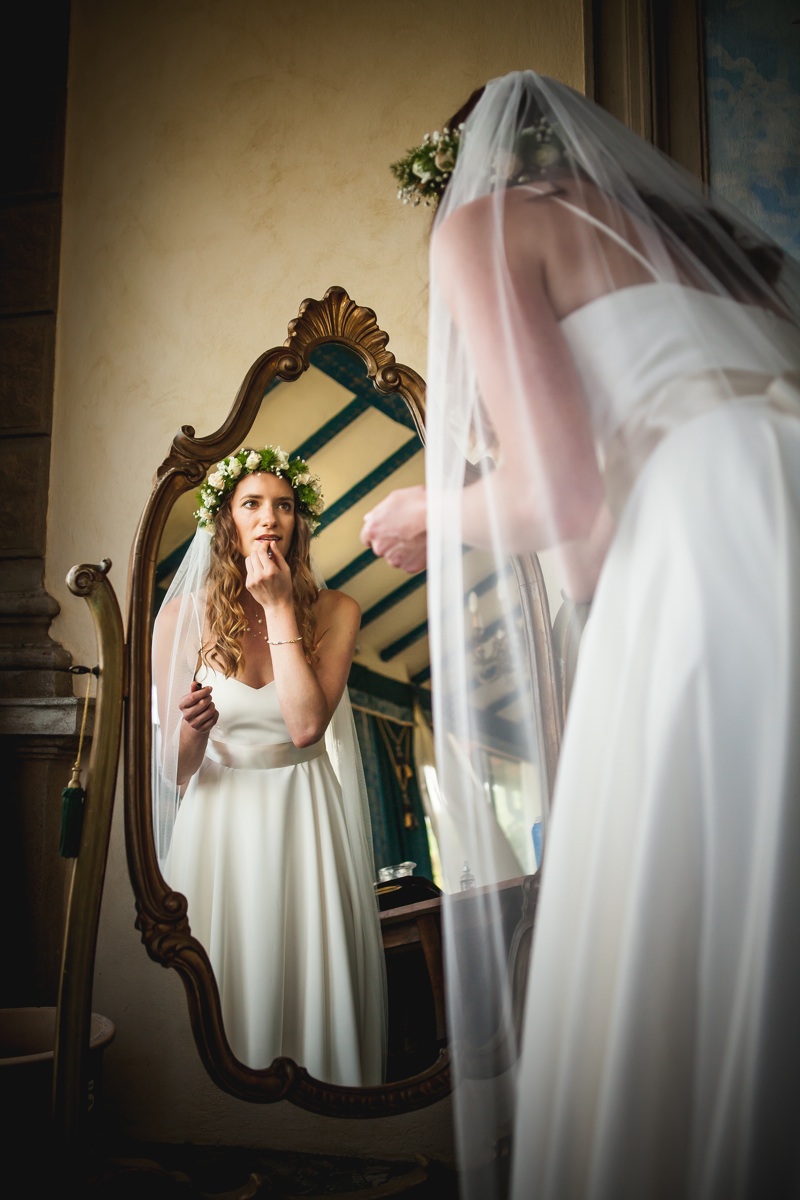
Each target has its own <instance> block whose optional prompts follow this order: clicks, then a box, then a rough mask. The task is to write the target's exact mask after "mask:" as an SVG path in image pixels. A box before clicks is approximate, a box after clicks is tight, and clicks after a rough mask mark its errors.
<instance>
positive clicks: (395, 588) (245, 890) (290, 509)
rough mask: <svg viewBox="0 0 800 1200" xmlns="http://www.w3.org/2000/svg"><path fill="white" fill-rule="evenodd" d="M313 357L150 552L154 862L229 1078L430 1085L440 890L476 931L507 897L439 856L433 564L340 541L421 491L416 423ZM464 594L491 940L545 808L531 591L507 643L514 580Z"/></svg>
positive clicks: (343, 369) (338, 348) (534, 850)
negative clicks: (491, 876)
mask: <svg viewBox="0 0 800 1200" xmlns="http://www.w3.org/2000/svg"><path fill="white" fill-rule="evenodd" d="M333 293H336V290H335V289H333ZM333 293H332V294H333ZM342 295H343V294H342ZM327 300H328V297H326V301H327ZM334 301H335V302H336V303H338V302H339V294H338V293H336V294H335V296H334ZM313 303H314V304H316V302H313ZM323 303H324V302H323ZM358 311H359V312H360V313H366V314H368V313H369V310H358ZM369 315H370V317H371V314H369ZM290 333H291V326H290ZM287 344H289V343H287ZM273 353H277V352H270V354H271V355H272V354H273ZM310 363H311V365H310V366H309V367H308V369H306V370H303V372H302V373H301V374H300V375H299V376H298V377H297V378H293V379H292V380H291V382H287V381H284V380H281V379H280V378H279V377H275V375H274V372H272V373H271V374H270V376H269V378H270V379H271V380H272V382H271V383H270V384H269V386H267V387H266V391H265V392H264V394H263V397H262V400H261V402H260V404H258V405H257V406H254V408H253V409H251V410H250V411H251V413H252V412H255V415H254V417H252V419H251V420H249V422H248V423H249V429H248V431H247V433H246V434H245V435H244V436H243V437H242V433H241V426H240V428H239V438H240V439H241V440H239V441H237V444H236V445H235V446H230V445H227V446H224V447H223V449H222V450H221V451H220V453H222V455H223V457H222V459H221V460H220V461H218V462H216V463H213V464H211V466H210V468H209V470H208V471H207V473H206V482H205V483H204V484H202V485H201V488H200V498H199V499H198V493H197V491H196V490H195V489H193V490H192V491H190V492H186V493H183V494H181V495H179V496H178V497H177V500H175V501H174V502H173V504H172V507H171V509H170V512H169V515H168V516H167V519H166V522H165V524H164V525H163V531H162V534H161V538H160V542H159V545H158V551H157V555H156V558H157V567H156V573H155V596H154V609H155V611H156V613H157V616H156V620H155V625H154V629H153V651H154V654H153V682H154V691H155V700H156V702H155V703H154V705H153V713H154V728H153V762H154V772H153V775H154V778H153V796H154V811H153V817H154V820H153V831H154V837H155V843H156V845H155V847H154V852H155V853H154V857H157V860H158V863H159V867H160V871H161V874H162V876H163V878H164V879H165V880H166V881H167V883H168V885H169V887H170V888H171V889H172V890H173V891H174V892H177V893H179V894H181V895H183V896H186V897H187V901H188V921H189V925H190V927H191V933H192V935H193V936H194V937H195V938H196V939H197V940H198V941H199V942H200V943H201V944H202V946H203V948H204V949H205V951H206V954H207V955H208V958H209V960H210V964H211V967H212V969H213V973H214V975H213V980H212V981H211V986H212V988H213V992H212V993H211V995H210V997H209V1000H210V1005H211V1007H210V1008H208V1009H206V1010H205V1013H207V1015H203V1016H202V1017H200V1014H197V1015H196V1016H195V1017H194V1018H193V1019H194V1020H195V1021H196V1022H197V1021H198V1020H199V1021H200V1023H201V1024H202V1025H203V1026H205V1023H206V1021H208V1022H210V1024H209V1028H211V1029H213V1028H215V1027H219V1028H221V1029H223V1030H224V1037H225V1039H226V1041H227V1043H228V1045H229V1047H230V1049H231V1050H232V1051H233V1055H234V1057H235V1060H236V1062H237V1063H238V1064H239V1065H238V1066H235V1067H234V1068H233V1069H234V1070H236V1072H237V1075H236V1078H237V1080H239V1079H241V1081H242V1083H241V1084H237V1086H244V1087H249V1084H247V1083H245V1080H247V1079H248V1078H252V1079H253V1081H254V1086H255V1085H256V1083H257V1078H256V1076H255V1075H252V1076H250V1077H248V1076H247V1075H246V1074H245V1073H241V1074H239V1072H240V1070H241V1071H249V1070H251V1069H252V1070H257V1071H260V1070H262V1069H263V1068H269V1066H270V1064H271V1063H272V1062H273V1060H274V1059H275V1058H277V1057H288V1058H291V1059H293V1060H294V1061H295V1062H297V1063H298V1064H299V1065H301V1066H303V1067H305V1068H306V1069H307V1071H308V1072H309V1074H310V1075H311V1076H313V1077H315V1078H316V1079H319V1080H325V1081H327V1082H328V1083H334V1084H345V1085H351V1086H353V1085H359V1084H373V1083H380V1082H386V1083H389V1084H393V1083H395V1082H397V1081H402V1080H407V1079H408V1078H409V1076H412V1075H416V1074H418V1073H420V1072H430V1071H431V1070H434V1071H435V1070H438V1069H439V1068H438V1067H437V1066H436V1064H437V1062H441V1061H442V1060H440V1054H441V1051H442V1050H443V1049H444V1048H445V1047H446V1046H447V1030H446V1020H445V996H444V983H443V969H442V968H443V962H442V958H443V956H442V933H441V917H442V893H443V892H447V893H450V894H453V895H454V896H455V897H456V899H457V902H458V906H459V909H461V910H463V913H464V917H465V919H466V920H467V924H468V927H469V928H470V929H472V927H473V926H475V929H474V933H471V934H470V937H473V936H477V937H479V938H480V928H479V925H480V921H479V920H478V924H477V925H476V919H477V918H478V917H479V912H480V903H481V901H480V897H481V895H482V893H483V892H484V890H485V887H486V885H487V884H489V885H491V886H492V887H496V886H497V884H498V883H499V882H500V881H499V880H493V881H489V880H485V879H483V878H482V867H481V863H480V862H479V861H478V856H476V855H474V854H472V853H470V852H469V850H468V849H467V848H466V846H465V848H464V853H463V854H461V855H455V856H453V855H450V856H449V859H448V861H447V862H446V863H444V864H443V863H442V862H441V859H440V855H439V850H438V845H439V839H440V837H442V838H443V839H444V838H446V839H448V843H449V844H450V845H451V846H452V845H453V844H454V839H453V837H452V830H451V829H449V828H442V826H443V825H444V824H448V823H449V824H452V822H453V820H454V813H455V812H456V807H457V806H455V807H454V806H453V804H452V803H451V804H450V805H449V806H448V807H446V806H445V805H443V804H442V798H441V796H440V794H439V788H438V783H437V769H436V763H435V759H434V751H433V737H432V712H431V708H432V705H431V680H430V667H429V651H428V641H427V621H426V603H427V597H426V573H425V571H424V570H423V571H420V572H419V574H417V575H414V576H411V577H408V576H406V575H404V574H402V573H400V572H397V571H395V570H394V569H393V568H392V567H390V566H389V565H388V564H387V563H386V562H385V560H383V559H376V558H375V557H374V555H373V554H372V552H371V551H370V550H365V549H364V547H363V545H362V544H361V543H360V539H359V533H360V530H361V525H362V521H363V517H364V514H365V513H366V512H367V511H368V510H369V509H370V508H372V507H374V505H375V504H376V503H377V502H379V501H380V500H381V499H382V498H383V497H384V496H386V495H388V494H389V493H390V492H392V491H393V490H394V489H396V488H398V487H408V486H413V485H415V484H419V483H422V482H423V478H424V466H423V455H422V444H421V441H420V438H419V434H418V432H417V426H416V424H415V421H414V418H413V417H412V414H411V410H410V409H409V407H408V406H407V404H406V402H405V400H404V399H403V398H402V396H401V395H395V394H394V393H393V391H392V390H391V387H390V388H389V390H383V386H381V387H380V388H376V387H375V385H374V383H373V381H372V379H371V378H370V377H369V375H368V374H367V372H366V370H365V366H364V363H363V361H362V359H361V357H360V356H359V355H357V354H355V353H354V352H352V351H351V350H349V349H348V348H347V347H346V346H344V345H342V344H339V343H338V342H336V341H333V342H326V341H324V340H323V342H322V344H318V345H317V346H316V348H315V349H313V350H312V351H311V354H310ZM402 370H403V371H407V368H402ZM409 375H410V376H413V373H409ZM414 388H415V393H416V394H418V395H420V396H421V389H422V382H421V381H420V380H418V379H416V381H415V383H414ZM242 442H244V446H243V445H242ZM265 447H266V448H268V447H272V448H273V449H272V450H269V449H267V450H265ZM280 447H283V448H285V450H286V460H287V461H286V463H284V460H283V459H278V458H277V457H275V455H277V450H276V449H275V448H280ZM225 451H227V453H224V452H225ZM282 453H283V452H282V451H281V454H282ZM257 455H259V456H260V457H258V459H257V458H256V456H257ZM298 459H302V460H304V463H303V464H302V465H298V464H297V463H296V462H295V460H298ZM220 462H222V463H223V466H222V467H221V466H220ZM289 463H292V464H294V465H292V466H289V465H288V464H289ZM281 464H284V465H281ZM317 480H321V483H318V482H317ZM320 490H321V491H322V492H323V493H324V498H325V506H324V509H323V510H322V511H321V512H320V511H315V510H318V509H319V505H318V504H317V498H318V497H317V493H318V492H319V491H320ZM198 520H199V523H200V525H201V526H205V528H202V529H200V530H199V531H197V527H198ZM317 522H318V523H319V529H318V530H314V533H315V534H316V536H314V537H313V538H311V537H309V534H311V533H312V528H311V527H312V526H313V525H315V524H316V523H317ZM463 578H464V580H465V584H466V587H465V593H464V597H463V603H464V622H465V628H467V629H468V631H469V632H468V639H467V640H468V642H469V656H468V678H467V683H466V686H467V687H468V689H469V692H470V702H471V704H473V705H474V706H475V708H476V709H477V710H479V711H480V712H481V727H482V729H483V730H484V731H485V737H484V738H483V740H482V742H481V744H480V745H475V746H471V747H469V748H468V751H467V754H466V755H464V768H465V770H466V771H467V772H468V773H470V775H471V777H472V778H473V779H475V780H476V781H477V779H478V778H480V779H481V780H482V781H485V782H483V783H482V784H481V787H482V789H483V793H484V799H485V802H486V807H487V809H488V810H489V813H490V816H491V827H492V840H493V842H494V843H495V849H497V847H502V849H503V854H502V855H501V856H500V857H501V861H502V862H503V878H504V879H506V880H509V881H511V883H510V885H506V884H503V885H501V888H500V892H501V893H502V894H501V899H502V901H503V904H504V905H505V906H506V907H507V908H508V913H507V920H506V924H507V926H508V928H507V929H506V930H505V933H504V940H505V942H507V943H508V945H507V946H506V950H508V949H509V947H510V945H511V940H512V937H513V935H514V930H515V928H516V926H517V922H518V920H519V914H520V911H521V903H522V893H521V884H522V880H523V878H524V877H525V876H528V875H530V874H532V873H533V872H534V871H535V870H536V868H537V866H538V863H539V857H540V854H541V828H542V809H543V805H545V806H546V802H547V797H546V795H544V794H543V792H542V789H540V787H539V777H540V764H538V763H537V762H531V761H530V755H528V754H526V753H525V749H524V747H525V746H529V745H530V741H529V739H527V738H524V737H520V729H521V728H522V727H524V728H529V727H530V724H531V722H532V721H534V720H535V716H534V713H533V710H532V707H531V697H530V696H518V695H514V694H512V693H511V692H510V691H509V686H510V685H509V672H508V668H509V663H510V662H511V660H512V658H513V656H514V655H517V656H518V655H519V654H521V653H527V650H526V649H525V647H524V642H525V637H524V633H523V611H524V610H525V609H526V600H525V597H524V593H525V588H524V585H523V593H522V603H521V604H520V605H519V612H518V618H519V619H518V621H517V624H516V626H514V627H513V628H508V622H507V621H505V622H504V621H503V619H502V616H503V613H504V612H505V613H507V612H508V611H509V607H511V608H512V609H513V608H514V606H513V605H511V606H509V604H508V597H509V594H512V595H515V596H520V595H521V593H520V581H519V580H518V579H517V577H516V575H515V571H514V569H513V567H512V564H506V565H505V567H504V568H502V569H498V566H497V564H495V563H493V562H492V561H491V560H490V558H489V557H488V556H486V555H484V554H483V553H481V552H480V551H476V550H468V549H465V550H464V576H463ZM529 607H530V606H529V605H528V609H529ZM359 610H360V614H359ZM359 615H360V621H359ZM462 662H463V655H462ZM332 714H333V715H332ZM461 752H462V751H460V753H461ZM476 756H477V758H479V759H480V766H479V767H477V766H476ZM470 895H472V896H474V897H475V902H476V904H477V908H476V904H473V903H472V902H471V900H470ZM473 910H474V912H473ZM504 911H505V909H504ZM499 952H501V953H502V952H503V949H502V947H500V948H499ZM200 968H201V970H202V966H201V965H200ZM387 985H388V987H387ZM215 994H218V995H219V1002H220V1011H219V1012H218V1013H215V1007H214V1006H215V1005H216V999H215V998H214V997H215ZM220 1017H221V1024H220V1025H218V1023H219V1022H220ZM479 1024H480V1026H481V1030H482V1032H481V1033H480V1035H479V1036H478V1035H476V1036H477V1040H478V1041H481V1040H482V1039H483V1037H484V1035H486V1036H488V1035H489V1032H490V1030H489V1026H488V1025H487V1024H486V1022H485V1021H483V1020H481V1022H480V1023H479ZM476 1028H477V1027H476ZM198 1036H200V1035H199V1030H198ZM437 1078H438V1077H437ZM442 1085H443V1086H446V1083H445V1076H442ZM303 1086H305V1085H303ZM437 1087H438V1083H437ZM387 1094H388V1093H387Z"/></svg>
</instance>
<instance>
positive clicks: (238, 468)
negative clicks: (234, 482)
mask: <svg viewBox="0 0 800 1200" xmlns="http://www.w3.org/2000/svg"><path fill="white" fill-rule="evenodd" d="M228 471H229V472H230V476H231V479H238V478H239V476H240V475H241V473H242V464H241V463H240V462H239V460H238V458H232V459H231V461H230V464H229V465H228Z"/></svg>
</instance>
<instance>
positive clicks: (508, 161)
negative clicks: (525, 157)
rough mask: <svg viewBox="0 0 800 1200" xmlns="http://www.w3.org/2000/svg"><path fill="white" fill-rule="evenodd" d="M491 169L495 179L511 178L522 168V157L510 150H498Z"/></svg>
mask: <svg viewBox="0 0 800 1200" xmlns="http://www.w3.org/2000/svg"><path fill="white" fill-rule="evenodd" d="M492 170H493V172H494V175H495V178H496V179H513V177H514V176H515V175H516V174H517V172H518V171H520V170H522V159H521V158H520V157H519V155H518V154H514V152H513V151H512V150H498V152H497V154H495V156H494V161H493V162H492Z"/></svg>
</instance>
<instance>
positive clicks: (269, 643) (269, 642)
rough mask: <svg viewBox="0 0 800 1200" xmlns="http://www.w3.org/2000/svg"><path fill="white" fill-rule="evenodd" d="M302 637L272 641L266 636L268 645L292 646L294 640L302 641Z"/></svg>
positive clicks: (265, 639)
mask: <svg viewBox="0 0 800 1200" xmlns="http://www.w3.org/2000/svg"><path fill="white" fill-rule="evenodd" d="M302 640H303V639H302V637H296V638H286V639H285V640H284V641H282V642H271V641H270V640H269V638H264V641H265V642H266V643H267V645H268V646H291V645H292V643H293V642H302Z"/></svg>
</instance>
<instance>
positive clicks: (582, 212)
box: [553, 196, 659, 279]
mask: <svg viewBox="0 0 800 1200" xmlns="http://www.w3.org/2000/svg"><path fill="white" fill-rule="evenodd" d="M553 199H554V200H555V202H556V204H560V205H561V207H562V208H568V209H569V210H570V212H573V213H575V215H576V216H577V217H582V218H583V220H584V221H588V222H589V224H590V225H594V227H595V229H599V230H601V232H603V233H605V234H607V235H608V236H609V237H610V238H611V240H612V242H616V243H617V245H618V246H621V247H622V249H623V250H627V251H628V253H629V254H630V255H631V257H632V258H635V259H636V261H637V262H638V263H639V265H640V266H642V267H644V268H645V270H646V271H647V272H648V273H649V274H650V275H652V276H653V279H658V278H659V274H658V272H657V271H656V270H655V268H654V267H653V264H652V263H651V262H649V261H648V260H647V259H646V258H645V256H644V255H643V254H640V253H639V251H638V250H634V248H633V246H631V245H630V243H629V242H626V241H625V238H623V237H620V235H619V234H618V233H617V232H616V230H614V229H612V228H611V226H610V225H606V223H605V221H600V220H598V218H597V217H593V216H592V214H591V213H588V212H587V211H586V209H584V208H579V207H578V205H577V204H570V202H569V200H562V198H561V197H560V196H553Z"/></svg>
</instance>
